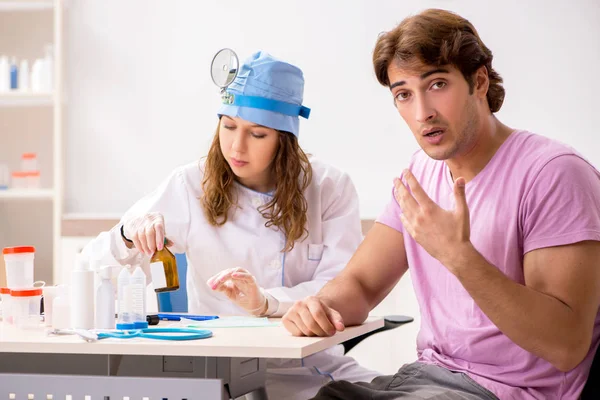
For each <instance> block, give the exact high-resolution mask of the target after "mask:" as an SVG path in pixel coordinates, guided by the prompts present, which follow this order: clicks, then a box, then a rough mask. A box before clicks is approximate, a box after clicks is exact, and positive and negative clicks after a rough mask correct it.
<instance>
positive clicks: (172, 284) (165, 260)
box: [150, 237, 179, 293]
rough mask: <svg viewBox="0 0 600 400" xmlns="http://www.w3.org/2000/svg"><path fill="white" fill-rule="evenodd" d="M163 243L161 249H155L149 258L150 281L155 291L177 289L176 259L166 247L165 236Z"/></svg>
mask: <svg viewBox="0 0 600 400" xmlns="http://www.w3.org/2000/svg"><path fill="white" fill-rule="evenodd" d="M164 243H165V245H164V246H163V248H162V250H156V252H155V253H154V254H153V255H152V258H151V259H150V271H151V272H152V283H153V284H154V291H155V292H157V293H160V292H171V291H173V290H177V289H179V274H178V273H177V261H176V259H175V256H174V255H173V253H171V251H170V250H169V249H168V248H167V238H166V237H165V242H164Z"/></svg>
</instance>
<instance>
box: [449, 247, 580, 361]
mask: <svg viewBox="0 0 600 400" xmlns="http://www.w3.org/2000/svg"><path fill="white" fill-rule="evenodd" d="M451 264H454V265H452V266H449V265H446V266H448V267H449V269H450V270H451V271H452V272H453V273H454V274H455V275H456V277H457V278H458V279H459V281H460V282H461V283H462V285H463V287H464V288H465V289H466V290H467V292H469V294H470V295H471V297H473V299H474V300H475V303H477V305H478V306H479V307H480V308H481V310H482V311H483V312H484V313H485V314H486V315H487V317H488V318H489V319H490V320H491V321H492V322H493V323H494V324H495V325H496V326H497V327H498V328H499V329H500V331H502V332H503V333H504V334H505V335H506V336H508V337H509V338H510V339H511V340H512V341H513V342H515V343H516V344H517V345H519V346H520V347H522V348H523V349H525V350H527V351H529V352H531V353H533V354H535V355H537V356H539V357H541V358H543V359H545V360H547V361H548V362H550V363H551V364H553V365H554V366H555V367H557V368H559V369H561V370H570V369H571V368H573V367H575V366H576V365H577V363H578V362H579V361H581V358H583V356H582V352H583V355H585V353H586V352H587V349H586V347H585V344H584V343H581V342H582V341H581V339H580V338H581V337H582V336H583V337H585V335H584V334H583V335H582V332H585V328H586V327H582V326H579V325H581V323H580V319H579V318H577V316H576V315H575V313H574V312H573V310H571V308H570V307H569V306H568V305H566V304H565V303H563V302H561V301H560V300H558V299H557V298H555V297H552V296H550V295H547V294H544V293H541V292H538V291H535V290H533V289H531V288H528V287H527V286H524V285H521V284H519V283H516V282H514V281H512V280H511V279H509V278H508V277H507V276H506V275H504V274H503V273H502V272H501V271H500V270H499V269H498V268H497V267H495V266H494V265H492V264H490V263H489V262H488V261H487V260H486V259H485V258H484V257H483V256H482V255H481V254H480V253H478V252H477V251H476V250H475V249H474V248H473V247H472V246H470V248H467V249H466V250H465V251H464V252H463V253H462V257H460V258H459V259H458V260H456V261H453V262H452V263H451ZM588 347H589V343H588Z"/></svg>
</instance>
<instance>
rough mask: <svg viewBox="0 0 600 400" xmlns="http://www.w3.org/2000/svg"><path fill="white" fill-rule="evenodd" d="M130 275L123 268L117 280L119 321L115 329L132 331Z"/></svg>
mask: <svg viewBox="0 0 600 400" xmlns="http://www.w3.org/2000/svg"><path fill="white" fill-rule="evenodd" d="M130 279H131V276H130V273H129V270H128V268H123V269H122V270H121V273H120V274H119V277H118V278H117V286H118V289H117V291H118V298H119V319H118V322H117V329H134V328H135V325H134V324H133V316H132V315H131V308H132V307H131V305H132V299H131V286H130Z"/></svg>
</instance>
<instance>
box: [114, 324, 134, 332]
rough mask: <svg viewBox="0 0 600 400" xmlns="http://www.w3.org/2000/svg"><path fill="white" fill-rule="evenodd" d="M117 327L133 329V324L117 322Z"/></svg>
mask: <svg viewBox="0 0 600 400" xmlns="http://www.w3.org/2000/svg"><path fill="white" fill-rule="evenodd" d="M117 329H120V330H122V331H128V330H132V329H135V324H117Z"/></svg>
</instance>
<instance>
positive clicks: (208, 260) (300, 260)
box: [83, 159, 380, 399]
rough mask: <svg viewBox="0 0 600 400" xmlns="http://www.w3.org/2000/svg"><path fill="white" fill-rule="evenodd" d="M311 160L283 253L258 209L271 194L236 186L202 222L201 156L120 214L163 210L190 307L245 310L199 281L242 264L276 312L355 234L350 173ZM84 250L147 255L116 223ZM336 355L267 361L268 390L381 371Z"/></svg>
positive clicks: (303, 388)
mask: <svg viewBox="0 0 600 400" xmlns="http://www.w3.org/2000/svg"><path fill="white" fill-rule="evenodd" d="M311 165H312V168H313V179H312V182H311V183H310V185H309V187H308V188H307V189H306V191H305V197H306V200H307V203H308V225H307V229H308V236H307V237H306V238H305V239H304V240H302V241H300V242H296V243H295V246H294V248H293V250H291V251H290V252H288V253H282V252H281V250H282V249H283V247H284V240H285V238H284V235H283V233H282V232H280V231H277V230H276V229H275V228H274V227H269V228H267V227H265V222H266V220H265V219H264V218H263V216H262V215H261V214H260V213H259V212H258V210H257V209H258V208H259V207H260V206H262V205H263V204H265V203H267V202H268V201H269V200H270V198H271V197H270V195H268V194H262V193H258V192H255V191H253V190H250V189H248V188H246V187H244V186H242V185H239V184H236V186H235V190H236V195H237V204H238V206H239V208H236V209H232V210H231V211H230V214H229V215H230V217H229V219H228V221H227V223H226V224H224V225H223V226H219V227H215V226H212V225H210V224H209V222H208V221H207V220H206V218H205V215H204V211H203V208H202V206H201V204H200V200H199V199H200V197H201V196H202V187H201V182H202V178H203V168H204V167H203V164H202V163H201V162H199V163H193V164H189V165H186V166H183V167H180V168H178V169H176V170H175V171H174V172H173V173H172V174H171V175H170V176H169V177H168V178H167V179H166V180H165V181H164V182H163V183H162V184H161V185H160V186H159V187H158V189H156V190H155V191H154V192H152V193H150V194H149V195H147V196H146V197H144V198H143V199H141V200H139V201H138V202H137V203H136V204H135V205H134V206H133V207H132V208H131V209H130V210H129V211H127V213H126V214H125V216H124V217H123V220H125V219H127V218H128V217H130V216H132V215H143V214H146V213H149V212H160V213H161V214H162V215H163V216H164V219H165V231H166V236H167V237H168V238H169V239H170V240H172V241H173V243H174V246H173V248H172V249H171V250H172V251H173V252H175V253H186V256H187V261H188V270H187V293H188V305H189V312H190V313H195V314H215V313H217V314H237V315H243V314H245V311H244V310H243V309H241V308H240V307H238V306H236V305H235V304H233V303H232V302H231V301H229V299H227V297H226V296H224V295H223V294H221V293H217V292H214V291H212V290H211V289H210V288H209V287H208V285H207V284H206V281H207V280H208V279H209V278H210V277H212V276H213V275H215V274H217V273H218V272H220V271H223V270H224V269H228V268H233V267H243V268H246V269H247V270H248V271H249V272H250V273H251V274H253V275H254V276H255V277H256V280H257V282H258V284H259V285H260V286H261V287H262V288H264V289H265V292H267V293H268V294H269V295H270V296H271V298H274V299H276V301H271V302H270V306H269V314H270V315H272V316H282V315H283V314H284V313H285V311H286V310H287V309H288V308H289V306H290V305H291V304H292V303H293V302H294V301H296V300H299V299H302V298H304V297H306V296H309V295H314V294H316V293H317V292H318V291H319V290H320V289H321V287H323V285H324V284H325V283H326V282H327V281H329V280H330V279H332V278H333V277H335V276H336V275H337V274H338V273H339V272H340V271H341V270H342V269H343V268H344V266H345V265H346V264H347V262H348V260H349V259H350V257H351V256H352V254H353V253H354V251H355V250H356V248H357V247H358V245H359V243H360V242H361V240H362V233H361V225H360V217H359V208H358V195H357V193H356V190H355V188H354V185H353V183H352V181H351V180H350V178H349V176H348V175H346V174H344V173H342V172H341V171H339V170H337V169H335V168H333V167H331V166H328V165H326V164H324V163H322V162H320V161H318V160H315V159H312V160H311ZM83 252H84V254H85V255H86V256H87V257H88V259H90V260H91V261H92V262H95V263H98V262H100V263H111V262H112V263H114V262H115V261H116V262H118V263H120V264H122V265H125V264H132V265H136V264H138V265H142V267H143V269H144V270H145V271H146V272H148V271H149V268H148V265H149V257H147V256H143V255H142V254H140V252H138V251H137V250H136V249H135V248H134V249H128V248H127V246H125V244H124V242H123V239H122V238H121V233H120V224H119V225H117V226H115V227H114V228H113V229H111V230H110V231H109V232H103V233H102V234H100V236H98V238H96V239H95V240H93V241H92V242H91V243H90V244H88V246H86V248H85V249H84V251H83ZM342 354H343V350H342V349H341V346H338V347H337V348H333V349H329V350H326V351H324V352H321V353H318V354H315V355H313V356H310V357H307V358H305V359H304V360H269V363H268V374H267V391H268V393H269V396H270V397H271V398H273V399H283V398H286V399H288V398H289V399H294V398H297V399H306V398H308V397H311V396H312V395H314V394H315V393H316V392H317V390H318V388H319V387H320V386H321V385H323V384H325V383H327V382H328V381H330V380H331V378H333V379H336V380H340V379H345V380H350V381H370V380H371V379H373V378H374V377H375V376H377V375H380V374H379V373H376V372H374V371H370V370H367V369H365V368H362V367H360V366H359V365H358V364H357V363H356V362H355V361H354V360H353V359H352V358H350V357H344V356H343V355H342ZM299 375H301V376H303V378H302V379H299ZM292 388H293V389H292ZM290 389H292V390H290Z"/></svg>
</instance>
